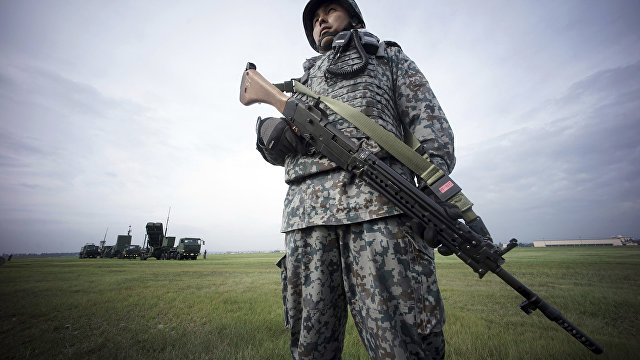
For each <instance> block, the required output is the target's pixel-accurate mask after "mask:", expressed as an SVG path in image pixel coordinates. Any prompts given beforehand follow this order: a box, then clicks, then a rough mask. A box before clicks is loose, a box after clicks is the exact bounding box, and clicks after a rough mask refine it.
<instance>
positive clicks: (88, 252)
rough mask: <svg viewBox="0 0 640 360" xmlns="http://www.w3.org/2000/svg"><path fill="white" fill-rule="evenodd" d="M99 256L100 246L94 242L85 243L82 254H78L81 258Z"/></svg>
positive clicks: (81, 250)
mask: <svg viewBox="0 0 640 360" xmlns="http://www.w3.org/2000/svg"><path fill="white" fill-rule="evenodd" d="M98 256H100V251H99V249H98V246H96V244H94V243H87V244H85V245H84V246H83V247H82V248H81V249H80V254H79V255H78V257H79V258H80V259H86V258H97V257H98Z"/></svg>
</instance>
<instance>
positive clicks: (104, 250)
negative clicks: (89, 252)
mask: <svg viewBox="0 0 640 360" xmlns="http://www.w3.org/2000/svg"><path fill="white" fill-rule="evenodd" d="M112 247H113V245H102V248H101V249H100V257H101V258H104V257H108V255H109V254H110V253H111V248H112Z"/></svg>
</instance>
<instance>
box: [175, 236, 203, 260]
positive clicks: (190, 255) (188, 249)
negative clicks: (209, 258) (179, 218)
mask: <svg viewBox="0 0 640 360" xmlns="http://www.w3.org/2000/svg"><path fill="white" fill-rule="evenodd" d="M203 244H204V240H202V239H200V238H181V239H180V242H179V243H178V247H177V249H176V252H177V254H176V259H178V260H184V259H191V260H196V259H197V258H198V255H199V254H200V248H201V246H202V245H203Z"/></svg>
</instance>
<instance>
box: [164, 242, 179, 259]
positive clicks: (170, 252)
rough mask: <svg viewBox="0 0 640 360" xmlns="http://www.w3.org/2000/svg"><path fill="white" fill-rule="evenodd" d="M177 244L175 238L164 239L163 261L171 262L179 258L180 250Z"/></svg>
mask: <svg viewBox="0 0 640 360" xmlns="http://www.w3.org/2000/svg"><path fill="white" fill-rule="evenodd" d="M175 244H176V237H175V236H165V237H164V239H162V256H161V257H160V258H161V259H162V260H170V259H175V258H176V257H177V255H178V249H177V248H176V247H175Z"/></svg>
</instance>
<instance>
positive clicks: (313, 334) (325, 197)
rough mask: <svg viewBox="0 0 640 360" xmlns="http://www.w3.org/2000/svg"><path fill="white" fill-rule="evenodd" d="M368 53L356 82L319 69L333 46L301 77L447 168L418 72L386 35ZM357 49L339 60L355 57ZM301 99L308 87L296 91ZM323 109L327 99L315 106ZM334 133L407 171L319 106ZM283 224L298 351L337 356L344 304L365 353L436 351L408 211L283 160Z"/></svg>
mask: <svg viewBox="0 0 640 360" xmlns="http://www.w3.org/2000/svg"><path fill="white" fill-rule="evenodd" d="M382 46H383V48H382V50H381V51H379V52H378V54H377V55H376V56H373V55H370V56H369V61H370V62H369V65H368V67H367V69H366V71H365V72H364V73H363V74H361V75H358V76H356V77H354V78H352V79H341V78H335V77H331V76H325V70H326V67H327V65H328V62H329V59H330V57H331V56H332V53H333V52H332V51H330V52H328V53H326V54H324V55H320V56H317V57H315V58H313V59H309V60H307V62H305V64H304V68H305V76H304V77H303V80H302V82H304V83H305V84H306V85H307V86H308V87H309V88H310V89H311V90H312V91H314V92H315V93H317V94H321V95H326V96H329V97H332V98H335V99H339V100H341V101H343V102H345V103H347V104H349V105H351V106H353V107H355V108H356V109H359V110H360V111H362V112H363V113H364V114H366V115H367V116H369V117H370V118H371V119H373V120H374V121H376V122H377V123H379V124H380V125H382V126H383V127H384V128H386V129H387V130H389V131H390V132H392V133H393V134H395V135H396V136H398V137H399V138H402V137H403V132H404V128H405V127H406V128H408V129H410V130H411V131H412V132H413V133H414V135H415V136H416V137H417V138H418V140H419V141H420V142H421V143H422V144H423V145H424V146H425V147H426V149H427V150H428V151H427V153H428V154H429V155H430V157H431V159H432V161H433V162H434V163H435V164H436V165H438V166H439V167H441V168H442V169H443V170H445V171H446V172H449V171H450V170H452V169H453V166H454V164H455V157H454V155H453V133H452V131H451V129H450V127H449V124H448V122H447V120H446V118H445V116H444V113H443V112H442V109H441V108H440V106H439V104H438V102H437V100H436V98H435V96H434V94H433V92H432V91H431V88H430V86H429V84H428V82H427V81H426V79H425V77H424V75H423V74H422V73H421V72H420V70H419V69H418V67H417V66H416V65H415V63H414V62H413V61H411V60H410V59H409V58H408V57H407V56H406V55H405V54H404V52H403V51H402V50H401V49H400V47H399V46H397V45H396V44H394V43H384V44H383V45H382ZM359 61H360V60H359V57H358V54H357V52H356V50H355V48H354V47H351V48H350V49H349V50H348V51H346V52H345V53H343V54H342V55H341V56H340V57H339V58H338V61H337V66H338V67H339V68H349V67H351V66H354V65H355V64H357V63H358V62H359ZM296 96H299V97H301V98H303V99H304V100H307V101H309V102H312V100H309V99H307V98H305V96H304V95H300V94H296ZM321 106H323V105H321ZM323 109H324V110H325V111H326V112H327V113H328V116H329V119H330V121H331V122H332V123H333V124H334V126H336V127H337V128H338V129H340V130H342V131H343V132H344V133H345V134H347V135H349V136H350V137H351V138H353V139H356V140H361V139H362V140H364V145H365V146H367V147H368V148H370V149H372V150H374V151H378V156H379V157H381V158H383V159H385V161H386V162H387V163H388V164H389V165H391V166H392V167H393V168H394V169H395V170H396V171H398V172H399V173H400V174H402V175H403V176H405V177H406V178H407V179H413V176H412V175H410V172H409V170H408V169H406V168H405V167H404V166H403V165H401V164H399V163H398V162H397V161H395V160H393V159H390V158H388V157H386V156H385V152H384V150H382V151H380V149H379V147H378V146H377V145H376V144H375V143H372V142H371V141H369V140H367V139H366V137H365V135H364V134H363V133H362V132H361V131H359V130H358V129H356V128H354V127H353V125H351V124H350V123H349V122H347V121H346V120H344V119H342V118H341V117H340V116H338V115H336V114H335V113H334V112H333V111H332V110H330V109H329V108H327V107H324V106H323ZM284 166H285V181H286V182H287V184H288V185H289V190H288V192H287V195H286V198H285V201H284V211H283V221H282V231H283V232H284V233H285V242H286V248H287V252H286V256H285V257H283V258H282V259H281V260H280V262H279V263H278V265H279V266H280V268H281V270H282V285H283V293H282V295H283V303H284V308H285V325H286V326H287V327H288V328H290V329H291V354H292V356H293V358H295V359H336V358H340V354H341V352H342V346H343V338H344V328H345V324H346V321H347V306H349V308H350V309H351V313H352V316H353V318H354V320H355V323H356V327H357V328H358V332H359V334H360V337H361V339H362V341H363V343H364V344H365V346H366V348H367V351H368V352H369V355H370V356H371V358H373V359H405V358H414V359H430V358H441V357H443V356H444V338H443V336H442V332H441V330H442V325H443V324H444V309H443V305H442V300H441V298H440V292H439V290H438V285H437V281H436V274H435V265H434V262H433V250H432V249H430V248H428V247H427V246H426V245H425V244H424V242H421V241H415V240H414V237H413V234H412V232H411V231H410V230H409V229H408V227H407V222H408V218H407V217H406V216H404V215H402V212H401V211H400V210H399V209H398V208H396V207H395V206H394V205H393V204H391V203H390V202H389V201H388V200H387V199H386V198H384V197H383V196H382V195H380V194H379V193H378V192H377V191H375V190H373V189H372V188H371V187H369V186H368V185H367V184H365V183H364V182H363V181H362V180H361V179H358V178H354V176H353V175H352V174H350V173H347V172H345V171H343V170H341V169H339V168H337V167H336V165H335V164H334V163H333V162H331V161H329V160H328V159H327V158H325V157H324V156H322V155H320V154H312V155H300V154H291V155H288V156H287V157H286V160H285V163H284Z"/></svg>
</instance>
